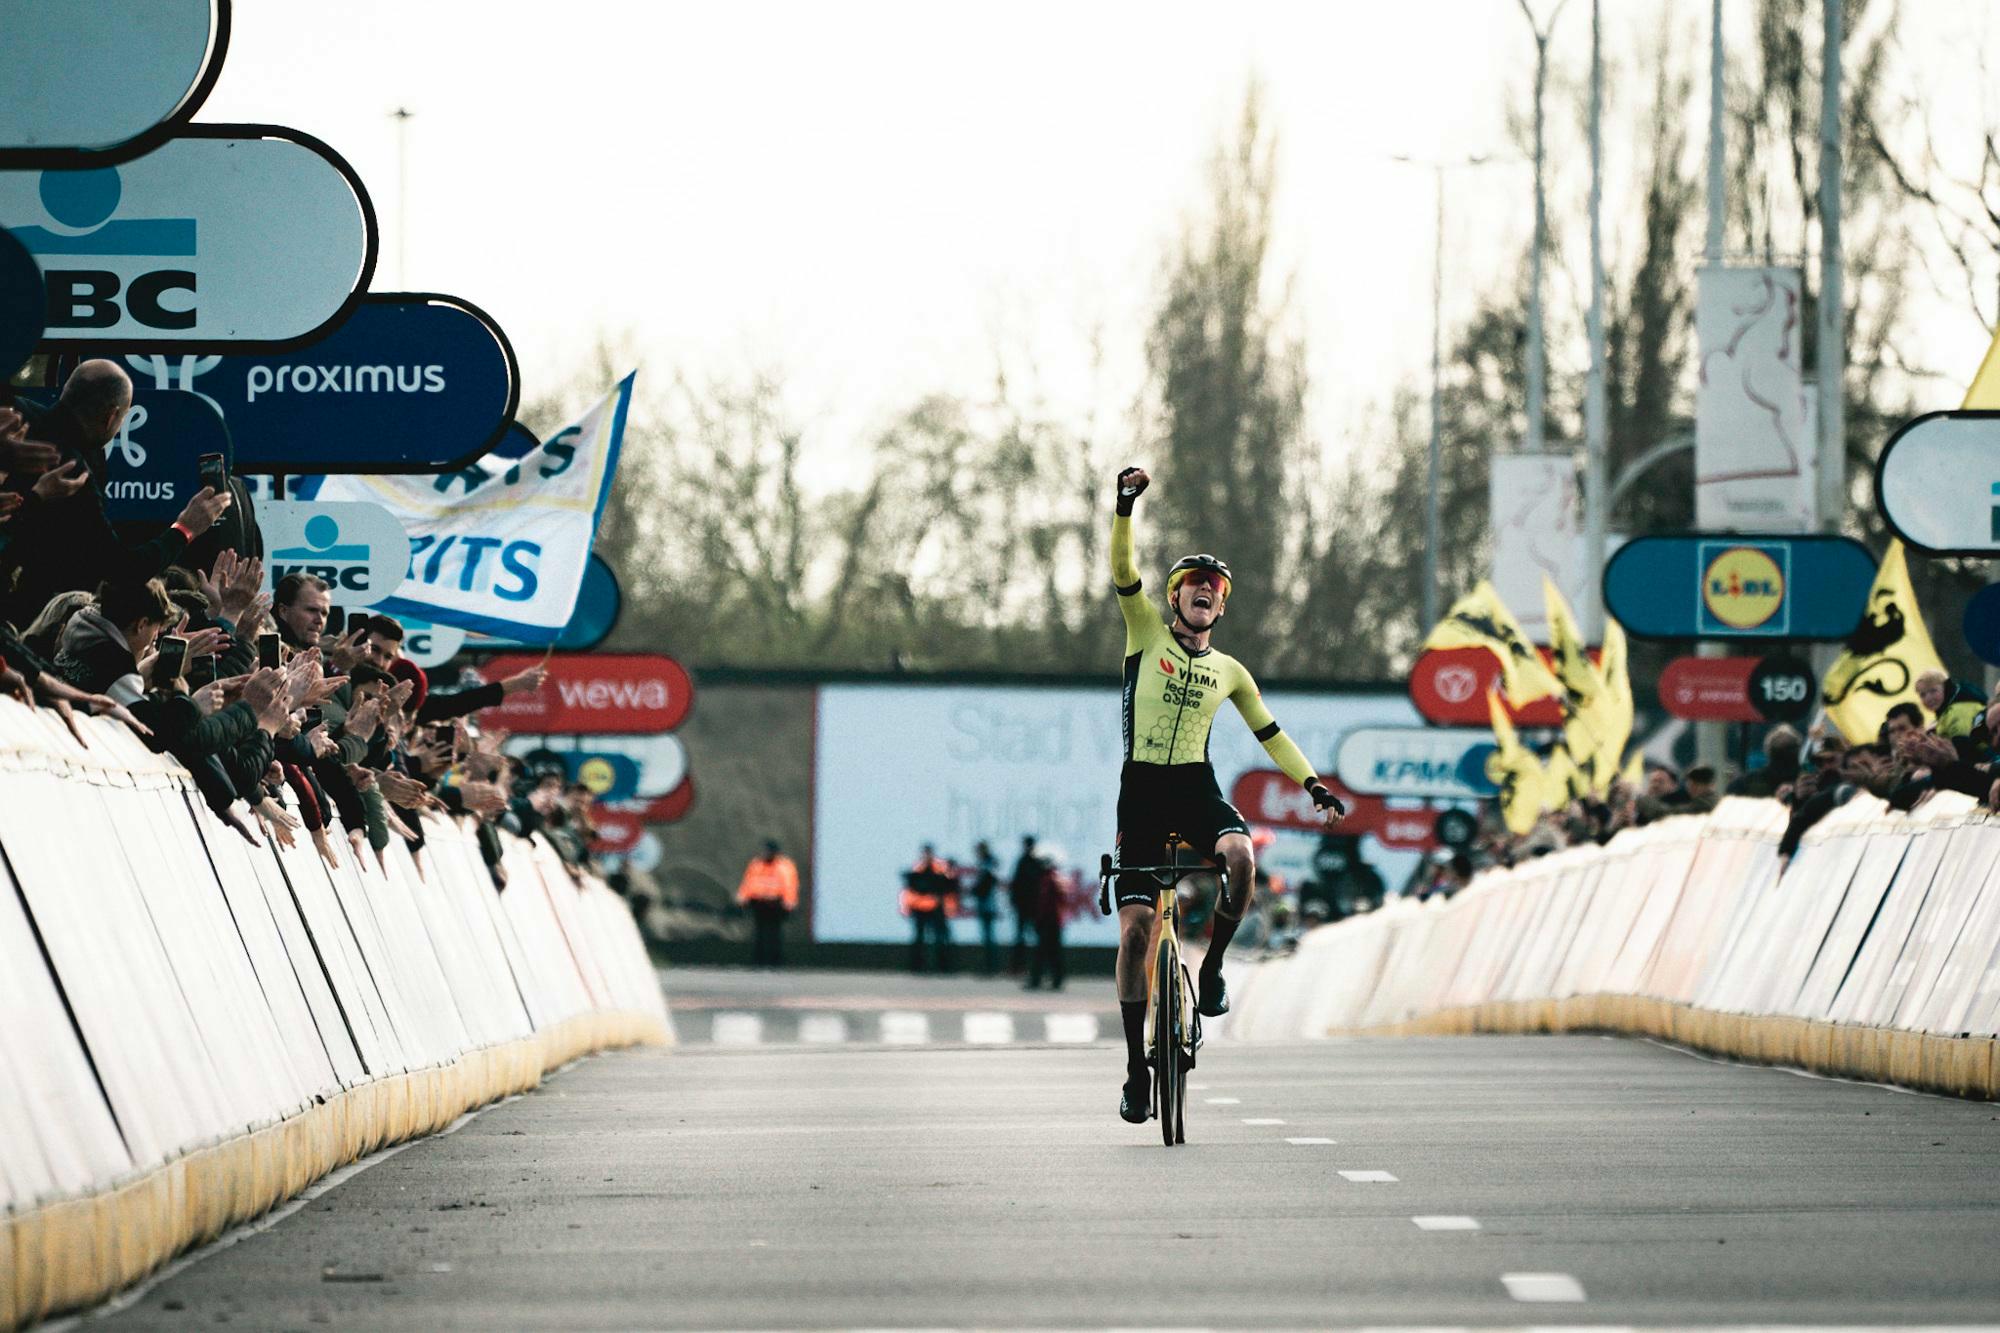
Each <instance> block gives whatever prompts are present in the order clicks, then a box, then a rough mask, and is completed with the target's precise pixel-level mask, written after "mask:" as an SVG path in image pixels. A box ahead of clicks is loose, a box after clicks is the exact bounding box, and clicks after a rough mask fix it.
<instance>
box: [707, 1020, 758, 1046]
mask: <svg viewBox="0 0 2000 1333" xmlns="http://www.w3.org/2000/svg"><path fill="white" fill-rule="evenodd" d="M710 1036H711V1039H712V1040H713V1041H714V1042H715V1044H716V1045H718V1046H755V1045H756V1044H757V1043H758V1042H760V1041H762V1040H764V1020H763V1019H761V1018H759V1017H758V1016H757V1015H755V1014H737V1013H723V1014H717V1015H716V1016H715V1026H714V1028H713V1030H712V1032H711V1034H710Z"/></svg>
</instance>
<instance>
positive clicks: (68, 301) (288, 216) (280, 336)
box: [0, 125, 377, 352]
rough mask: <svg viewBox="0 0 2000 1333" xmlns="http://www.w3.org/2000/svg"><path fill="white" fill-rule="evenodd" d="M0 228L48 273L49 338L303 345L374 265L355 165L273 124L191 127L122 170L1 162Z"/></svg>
mask: <svg viewBox="0 0 2000 1333" xmlns="http://www.w3.org/2000/svg"><path fill="white" fill-rule="evenodd" d="M0 227H5V228H6V229H7V230H8V231H11V232H12V233H13V234H14V238H15V239H16V240H18V241H20V242H21V244H22V245H24V246H26V247H27V249H28V251H29V252H30V253H31V254H33V255H34V256H35V257H36V259H37V261H38V262H39V263H40V264H41V267H42V277H43V280H44V285H45V286H46V288H47V302H46V306H45V309H46V315H47V319H46V322H47V329H46V332H45V333H44V340H45V343H46V345H48V346H51V347H57V348H73V347H83V346H89V345H91V344H93V343H103V342H115V343H118V344H119V345H121V346H123V347H125V348H129V349H133V350H141V351H176V352H199V351H210V350H238V351H241V350H248V349H250V348H259V349H273V348H280V347H292V346H297V345H299V344H302V343H306V342H310V341H311V340H312V339H314V338H316V337H319V336H320V335H322V334H324V333H326V332H328V331H329V330H331V329H332V328H333V326H334V325H336V324H338V323H339V322H340V321H341V320H342V319H344V318H345V317H346V315H347V313H348V311H349V310H350V309H351V308H352V307H353V305H354V303H355V301H356V300H357V299H358V293H360V292H361V291H363V290H365V289H366V288H367V286H368V280H369V278H370V277H371V276H372V275H373V273H374V271H375V251H376V244H377V238H376V230H375V210H374V207H373V205H371V204H370V203H369V200H368V192H367V190H366V189H364V188H363V187H362V184H361V180H360V178H359V177H358V176H356V175H355V174H354V169H353V168H352V167H350V166H348V165H347V163H346V162H345V161H343V160H342V159H341V157H340V155H339V154H337V153H335V152H334V151H333V150H332V149H331V148H328V147H327V146H326V145H325V144H323V143H321V142H320V141H319V140H317V139H314V138H312V137H311V136H310V135H306V134H301V133H299V132H298V131H297V130H288V129H282V128H280V127H278V126H275V125H194V126H188V127H185V128H183V129H182V131H181V132H180V133H179V134H177V135H176V136H175V137H173V138H171V139H169V140H167V141H166V142H165V143H163V144H161V145H160V147H159V148H158V149H156V150H155V151H153V152H151V153H148V154H147V155H146V156H144V157H141V158H138V159H136V160H134V161H131V162H127V163H125V164H124V165H122V166H115V167H89V168H81V169H75V170H62V169H50V170H46V171H5V172H0Z"/></svg>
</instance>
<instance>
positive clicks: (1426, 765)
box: [1333, 727, 1495, 800]
mask: <svg viewBox="0 0 2000 1333" xmlns="http://www.w3.org/2000/svg"><path fill="white" fill-rule="evenodd" d="M1494 749H1495V746H1494V744H1493V734H1492V733H1491V732H1488V731H1478V730H1475V729H1473V728H1470V727H1464V728H1450V727H1359V728H1356V729H1355V730H1353V731H1350V732H1348V733H1347V734H1346V735H1345V736H1342V737H1341V738H1340V750H1339V752H1338V753H1337V754H1336V755H1335V756H1334V761H1333V767H1334V772H1336V773H1338V774H1339V775H1340V780H1341V781H1342V782H1343V783H1345V784H1346V785H1347V786H1349V787H1351V788H1352V789H1354V790H1355V791H1358V792H1362V793H1364V794H1366V795H1370V796H1410V797H1433V798H1438V799H1450V800H1477V799H1479V798H1481V797H1486V796H1491V795H1492V794H1493V793H1494V790H1495V788H1494V785H1493V782H1492V780H1491V779H1490V778H1488V777H1487V776H1486V760H1487V757H1488V756H1489V755H1491V754H1492V753H1493V751H1494Z"/></svg>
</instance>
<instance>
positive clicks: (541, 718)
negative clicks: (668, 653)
mask: <svg viewBox="0 0 2000 1333" xmlns="http://www.w3.org/2000/svg"><path fill="white" fill-rule="evenodd" d="M543 661H544V659H543V657H542V655H541V654H540V653H502V654H499V655H498V656H496V657H491V658H488V659H487V660H486V661H484V662H482V663H481V664H480V665H479V675H480V677H481V679H484V680H488V681H495V680H500V679H502V678H503V677H506V676H511V675H513V674H514V673H515V672H517V671H521V670H523V669H525V668H527V667H531V666H535V665H536V664H538V663H542V662H543ZM546 664H547V667H548V676H547V678H546V679H545V680H543V682H542V687H541V688H540V689H539V690H534V691H523V692H521V693H519V694H510V695H508V696H507V698H506V700H505V702H503V703H502V704H501V705H500V706H499V707H498V708H491V709H488V710H487V711H486V714H485V716H486V717H487V718H488V719H497V720H498V722H499V725H501V726H503V727H506V728H507V729H508V730H510V731H517V732H532V733H538V734H542V735H555V734H566V735H580V736H590V735H597V734H601V733H605V732H612V733H619V732H634V733H646V732H658V731H672V730H673V729H674V728H675V727H677V726H679V725H680V724H681V719H683V718H685V717H686V716H687V713H688V709H689V708H690V707H692V706H693V703H694V683H693V682H692V681H691V680H689V679H688V674H687V671H686V670H685V669H684V668H683V667H682V666H681V664H680V663H679V662H676V661H674V659H673V658H671V657H664V656H660V655H657V654H651V653H577V654H568V653H560V654H557V655H555V656H553V657H550V658H548V659H546Z"/></svg>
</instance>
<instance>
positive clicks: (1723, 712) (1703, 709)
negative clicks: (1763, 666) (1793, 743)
mask: <svg viewBox="0 0 2000 1333" xmlns="http://www.w3.org/2000/svg"><path fill="white" fill-rule="evenodd" d="M1756 669H1757V659H1756V658H1754V657H1676V658H1675V659H1674V660H1673V661H1671V662H1669V663H1667V669H1666V670H1665V671H1663V672H1661V673H1660V706H1661V707H1662V708H1664V709H1666V710H1667V711H1668V712H1669V713H1671V714H1673V715H1674V716H1675V717H1678V718H1684V719H1686V720H1687V721H1689V722H1761V721H1763V720H1764V719H1763V716H1762V715H1761V714H1759V713H1758V712H1757V710H1756V708H1755V707H1753V706H1752V705H1751V703H1750V673H1751V672H1753V671H1755V670H1756Z"/></svg>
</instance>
